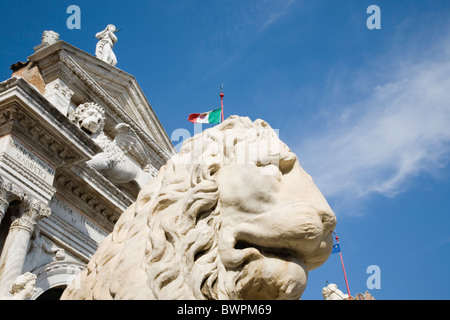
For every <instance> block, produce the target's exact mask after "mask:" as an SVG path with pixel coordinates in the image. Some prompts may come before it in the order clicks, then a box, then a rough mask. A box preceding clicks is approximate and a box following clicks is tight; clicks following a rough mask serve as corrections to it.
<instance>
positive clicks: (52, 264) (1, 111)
mask: <svg viewBox="0 0 450 320" xmlns="http://www.w3.org/2000/svg"><path fill="white" fill-rule="evenodd" d="M48 33H49V32H48V31H46V33H45V34H44V36H43V38H42V43H41V44H40V45H38V46H36V47H35V48H34V50H35V52H34V54H32V55H31V56H29V57H28V59H27V61H26V62H18V63H16V64H14V65H12V66H11V69H12V71H13V73H12V77H11V78H10V79H7V80H5V81H3V82H1V83H0V250H1V251H0V297H3V298H4V299H9V298H14V297H16V296H15V295H14V293H11V291H10V289H11V286H12V284H13V283H14V281H15V280H16V279H18V277H19V276H21V275H23V274H28V273H31V274H34V275H35V276H36V279H35V289H34V291H33V293H32V294H31V296H30V295H28V294H27V295H25V294H22V295H23V296H24V297H26V298H27V299H45V298H47V299H50V298H58V296H59V295H60V293H62V291H63V290H64V288H65V287H66V286H67V285H68V283H69V282H70V281H71V280H72V278H73V277H74V275H76V274H78V273H79V272H80V271H82V270H83V269H84V268H85V266H86V264H87V262H88V261H89V259H90V258H91V256H92V255H93V254H94V252H95V251H96V250H97V247H98V245H99V243H100V242H101V241H102V240H103V239H104V238H105V237H106V236H107V235H108V234H109V233H110V232H111V231H112V229H113V227H114V224H115V222H116V221H117V220H118V219H119V217H120V215H121V213H122V212H123V211H124V210H125V209H127V208H128V207H129V206H130V205H131V204H132V203H133V202H134V201H135V199H136V196H137V193H138V191H139V190H140V187H141V186H140V185H139V184H138V183H136V181H133V180H127V181H121V183H118V182H117V179H114V178H115V176H114V174H115V173H114V174H108V173H107V172H102V171H101V170H96V169H95V168H94V167H93V166H92V165H90V162H89V161H91V160H92V159H93V158H95V156H96V155H99V154H102V153H105V152H106V151H105V148H106V147H105V145H104V144H103V145H102V143H99V141H98V140H96V137H95V136H94V135H93V133H92V132H89V131H86V130H84V129H83V128H82V126H81V125H80V123H78V122H77V121H76V117H75V113H76V109H77V108H78V107H79V106H80V105H83V104H86V103H90V104H95V105H98V106H99V107H101V108H102V110H103V111H104V113H103V114H102V117H103V119H102V120H103V122H104V125H103V128H102V134H103V135H104V141H110V142H111V143H113V142H114V141H119V140H120V139H119V138H118V136H119V134H121V132H122V131H123V128H125V127H126V128H127V129H128V128H129V130H128V132H131V133H132V134H133V137H134V139H135V140H134V143H133V144H132V145H131V147H129V148H128V149H127V150H126V152H122V154H121V157H122V158H123V159H125V160H126V161H128V162H129V163H132V164H133V165H134V166H135V167H136V168H137V169H136V170H137V171H138V172H139V173H140V174H142V175H144V176H146V177H147V178H148V179H149V180H150V179H152V177H153V176H154V175H155V173H156V172H157V171H158V170H159V168H160V167H161V166H162V165H164V164H165V163H166V161H167V160H168V159H169V158H170V157H171V156H172V155H173V154H175V149H174V147H173V145H172V143H171V141H170V139H169V137H168V135H167V133H166V132H165V131H164V128H163V127H162V125H161V123H160V122H159V120H158V118H157V116H156V115H155V113H154V111H153V109H152V107H151V105H150V103H149V102H148V101H147V99H146V97H145V95H144V93H143V92H142V90H141V89H140V87H139V85H138V83H137V81H136V79H135V78H134V77H133V76H131V75H129V74H128V73H126V72H124V71H122V70H120V69H118V68H116V67H115V66H114V65H112V64H110V63H107V62H104V61H102V60H100V59H98V58H97V57H95V56H93V55H91V54H89V53H86V52H84V51H82V50H80V49H78V48H76V47H74V46H72V45H70V44H68V43H66V42H64V41H62V40H59V36H58V37H57V36H55V33H52V35H53V36H52V41H49V40H48V39H47V38H48V36H46V35H48ZM56 35H57V34H56ZM117 143H118V142H117ZM18 296H19V295H17V297H18Z"/></svg>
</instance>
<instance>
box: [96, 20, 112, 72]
mask: <svg viewBox="0 0 450 320" xmlns="http://www.w3.org/2000/svg"><path fill="white" fill-rule="evenodd" d="M115 32H116V27H115V26H114V25H112V24H108V26H107V27H106V28H105V30H103V31H100V32H98V33H97V34H96V35H95V37H96V38H97V39H100V41H99V42H98V43H97V46H96V48H95V56H96V57H97V58H98V59H100V60H102V61H105V62H106V63H109V64H110V65H112V66H115V65H116V64H117V59H116V55H115V54H114V52H113V47H114V44H115V43H116V42H117V37H116V35H115V34H114V33H115Z"/></svg>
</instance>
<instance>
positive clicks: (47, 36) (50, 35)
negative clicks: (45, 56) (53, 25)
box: [34, 30, 59, 52]
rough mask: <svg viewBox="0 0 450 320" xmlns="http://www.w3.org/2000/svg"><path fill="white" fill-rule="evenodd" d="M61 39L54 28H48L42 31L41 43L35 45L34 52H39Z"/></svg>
mask: <svg viewBox="0 0 450 320" xmlns="http://www.w3.org/2000/svg"><path fill="white" fill-rule="evenodd" d="M58 40H59V33H57V32H55V31H52V30H48V31H47V30H46V31H44V32H43V33H42V38H41V44H40V45H38V46H36V47H34V52H37V51H39V50H41V49H42V48H45V47H47V46H50V45H52V44H54V43H56V42H57V41H58Z"/></svg>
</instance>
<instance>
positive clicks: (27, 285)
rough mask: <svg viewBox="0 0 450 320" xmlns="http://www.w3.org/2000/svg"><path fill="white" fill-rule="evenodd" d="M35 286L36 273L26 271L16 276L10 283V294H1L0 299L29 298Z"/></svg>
mask: <svg viewBox="0 0 450 320" xmlns="http://www.w3.org/2000/svg"><path fill="white" fill-rule="evenodd" d="M35 286H36V275H35V274H33V273H30V272H26V273H24V274H22V275H20V276H18V277H17V278H16V279H15V280H14V282H13V283H12V284H11V287H10V290H9V293H10V294H11V296H2V297H0V299H1V300H25V299H28V298H30V297H31V296H32V295H33V293H34V291H35Z"/></svg>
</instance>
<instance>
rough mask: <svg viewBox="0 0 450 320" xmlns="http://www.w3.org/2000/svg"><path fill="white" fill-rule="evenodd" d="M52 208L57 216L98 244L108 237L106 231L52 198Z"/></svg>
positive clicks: (60, 201)
mask: <svg viewBox="0 0 450 320" xmlns="http://www.w3.org/2000/svg"><path fill="white" fill-rule="evenodd" d="M50 208H51V210H52V213H53V214H56V215H57V216H58V217H59V218H61V219H62V220H64V221H65V222H67V223H68V224H70V225H71V226H73V227H74V228H76V229H77V230H79V231H80V232H82V233H83V234H85V235H88V236H89V237H90V238H91V239H92V240H94V241H95V242H97V243H100V242H101V241H102V240H103V239H104V238H105V237H106V236H107V235H108V234H107V233H106V232H105V231H103V230H102V229H100V228H99V227H97V226H96V225H95V224H94V223H92V221H90V220H89V219H87V218H86V217H85V216H84V215H82V214H81V213H79V212H78V211H76V210H75V209H74V208H72V207H71V206H69V205H68V204H66V203H65V202H63V201H62V200H60V199H58V198H56V197H53V198H52V201H51V202H50Z"/></svg>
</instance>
